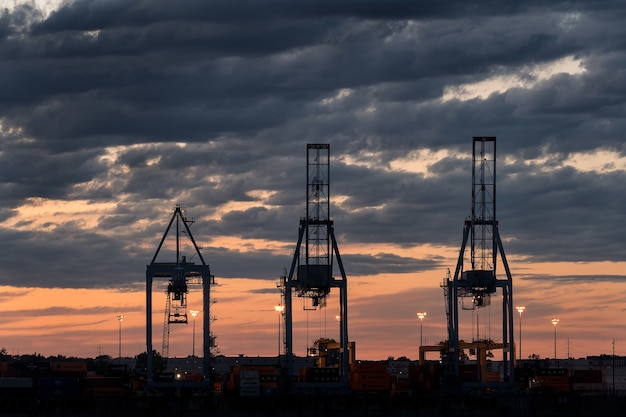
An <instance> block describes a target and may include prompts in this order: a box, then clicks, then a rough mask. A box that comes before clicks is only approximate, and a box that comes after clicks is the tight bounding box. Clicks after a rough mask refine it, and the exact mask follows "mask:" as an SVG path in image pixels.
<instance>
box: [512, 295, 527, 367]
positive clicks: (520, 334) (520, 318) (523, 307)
mask: <svg viewBox="0 0 626 417" xmlns="http://www.w3.org/2000/svg"><path fill="white" fill-rule="evenodd" d="M515 308H516V309H517V311H518V312H519V360H522V313H523V312H524V310H526V307H525V306H517V307H515Z"/></svg>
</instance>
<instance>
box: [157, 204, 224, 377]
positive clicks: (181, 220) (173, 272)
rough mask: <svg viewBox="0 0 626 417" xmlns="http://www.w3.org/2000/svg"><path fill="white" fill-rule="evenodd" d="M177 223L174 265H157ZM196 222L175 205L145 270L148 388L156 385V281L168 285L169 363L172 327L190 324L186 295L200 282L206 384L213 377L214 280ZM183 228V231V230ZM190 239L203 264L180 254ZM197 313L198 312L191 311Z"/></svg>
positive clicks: (165, 338) (166, 332)
mask: <svg viewBox="0 0 626 417" xmlns="http://www.w3.org/2000/svg"><path fill="white" fill-rule="evenodd" d="M174 222H175V224H176V236H175V249H174V250H175V257H176V260H175V262H157V257H158V256H159V252H160V251H161V249H162V248H163V246H164V243H165V241H166V238H167V236H168V234H169V232H170V229H171V227H172V225H173V224H174ZM191 223H193V220H190V219H187V218H186V217H185V215H184V214H183V210H182V208H181V207H180V206H178V205H177V206H176V208H175V209H174V213H173V214H172V217H171V219H170V222H169V224H168V226H167V229H166V230H165V233H164V234H163V237H162V239H161V242H160V243H159V246H158V247H157V250H156V252H155V254H154V257H153V258H152V261H151V262H150V264H149V265H147V267H146V352H147V353H148V354H147V370H146V371H147V376H146V380H147V383H148V385H154V384H155V382H154V374H153V363H152V362H153V360H152V355H151V354H149V353H150V352H152V351H153V347H152V284H153V281H154V278H165V279H167V280H168V283H167V290H166V295H167V300H166V308H165V319H164V324H163V352H162V356H163V358H164V359H165V360H167V355H168V351H169V337H170V325H171V324H187V323H188V321H189V319H188V315H187V295H188V293H189V284H191V283H195V282H198V281H200V282H201V285H202V305H203V308H202V310H203V311H202V318H203V320H202V324H203V325H202V333H203V349H202V352H203V383H205V384H206V385H210V383H211V381H210V375H211V362H210V361H211V350H210V349H211V347H212V346H213V345H214V339H215V337H214V336H213V335H212V334H211V331H210V322H211V319H212V316H211V312H210V306H211V304H212V300H211V284H213V283H214V277H213V276H212V275H211V270H210V269H209V266H208V265H207V264H206V263H205V261H204V258H203V257H202V254H201V253H200V249H199V247H198V245H197V243H196V241H195V239H194V237H193V234H192V233H191V230H190V228H189V225H190V224H191ZM181 227H182V229H183V230H182V231H181ZM182 234H184V235H186V236H187V238H188V239H189V241H190V242H191V245H192V248H193V251H194V254H193V256H198V258H199V259H200V264H195V263H194V262H190V261H189V260H187V257H186V256H182V255H181V235H182ZM190 313H192V314H195V313H196V312H190Z"/></svg>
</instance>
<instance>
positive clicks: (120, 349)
mask: <svg viewBox="0 0 626 417" xmlns="http://www.w3.org/2000/svg"><path fill="white" fill-rule="evenodd" d="M125 317H126V316H125V315H123V314H120V315H119V316H117V320H118V321H119V322H120V327H119V333H118V351H117V357H118V358H121V357H122V322H123V321H124V318H125Z"/></svg>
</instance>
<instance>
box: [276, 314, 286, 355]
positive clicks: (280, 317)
mask: <svg viewBox="0 0 626 417" xmlns="http://www.w3.org/2000/svg"><path fill="white" fill-rule="evenodd" d="M274 310H276V312H277V313H278V360H279V361H280V336H281V335H280V322H281V321H282V315H283V311H285V306H284V305H277V306H274Z"/></svg>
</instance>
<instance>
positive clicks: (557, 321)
mask: <svg viewBox="0 0 626 417" xmlns="http://www.w3.org/2000/svg"><path fill="white" fill-rule="evenodd" d="M557 324H559V319H552V325H553V326H554V359H556V325H557Z"/></svg>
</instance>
